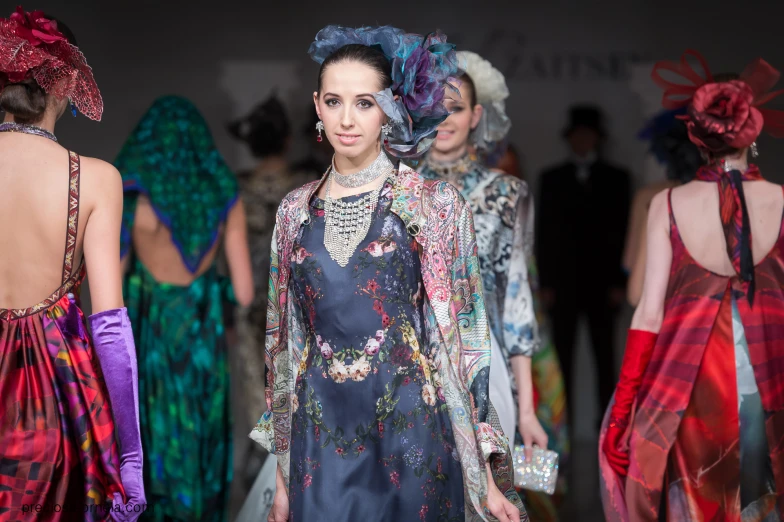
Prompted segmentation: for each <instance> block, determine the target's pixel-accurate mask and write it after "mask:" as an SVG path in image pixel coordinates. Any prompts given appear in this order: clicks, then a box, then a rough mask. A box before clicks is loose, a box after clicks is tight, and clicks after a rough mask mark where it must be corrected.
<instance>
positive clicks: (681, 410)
mask: <svg viewBox="0 0 784 522" xmlns="http://www.w3.org/2000/svg"><path fill="white" fill-rule="evenodd" d="M670 240H671V243H672V267H671V269H670V280H669V287H668V289H667V297H666V301H665V306H664V321H663V324H662V327H661V331H660V333H659V338H658V340H657V343H656V347H655V348H654V352H653V355H652V358H651V361H650V363H649V364H648V367H647V369H646V372H645V375H644V378H643V383H642V386H641V387H640V390H639V393H638V395H637V401H636V403H635V411H634V413H633V419H632V422H631V424H630V428H629V430H630V433H629V457H630V466H629V475H628V477H627V478H626V479H625V480H624V479H622V478H620V477H618V476H617V475H616V474H615V473H614V472H613V471H612V469H611V468H610V466H609V464H608V463H607V460H606V458H605V456H604V453H603V452H601V451H600V452H599V462H600V468H601V480H602V500H603V502H604V510H605V515H606V516H607V520H608V521H610V522H619V521H623V522H628V521H633V522H643V521H652V522H657V521H659V520H664V519H666V520H671V521H717V522H718V521H721V522H728V521H733V522H734V521H737V522H740V521H741V520H742V521H743V522H751V521H763V520H764V521H766V522H767V521H768V520H778V519H779V518H778V515H776V514H775V510H776V508H778V510H779V511H780V512H784V453H782V450H784V220H782V227H781V228H780V230H779V237H778V241H777V242H776V244H775V246H774V248H773V249H772V250H771V251H770V253H768V255H767V256H765V257H764V258H763V259H762V260H761V261H760V262H759V263H757V265H756V266H755V279H756V297H755V301H754V306H753V307H751V306H750V305H749V303H748V300H747V299H745V298H744V297H745V295H746V291H747V289H748V284H747V283H744V282H743V281H741V280H740V278H739V277H738V276H733V277H726V276H722V275H719V274H716V273H713V272H711V271H709V270H707V269H706V268H704V267H703V266H701V265H700V264H698V263H697V261H695V260H694V258H692V257H691V255H690V254H689V252H688V250H687V249H686V246H685V245H684V243H683V240H682V239H681V235H680V232H679V230H678V227H677V224H676V222H675V218H674V216H673V214H672V207H671V206H670ZM733 298H734V300H735V303H736V304H737V307H738V312H739V316H740V320H741V322H742V324H743V331H744V332H745V337H746V342H747V344H748V353H749V359H750V363H751V366H752V369H753V373H754V379H755V380H756V384H757V388H758V390H759V397H760V399H761V402H762V410H763V411H764V419H765V420H764V424H765V425H764V432H765V435H766V436H763V437H762V438H763V439H767V444H768V449H769V455H770V463H771V465H772V470H771V471H772V475H773V479H774V480H775V491H774V492H773V493H772V494H769V495H765V496H763V497H761V498H759V499H756V500H757V502H756V503H755V504H756V507H758V508H759V510H756V512H754V513H752V512H751V511H754V510H746V511H744V512H743V515H742V516H741V507H742V502H741V489H742V486H745V484H741V482H742V481H741V480H740V477H741V451H742V449H743V446H742V445H741V439H742V437H741V423H740V418H739V412H738V387H737V381H736V359H735V343H734V339H733V317H732V315H733V312H732V300H733ZM610 406H611V407H612V405H610ZM608 411H609V408H608ZM606 427H607V418H605V424H604V426H603V427H602V434H601V439H603V437H604V434H605V432H606V431H605V430H606ZM743 429H744V430H745V429H748V427H743ZM744 440H745V439H744ZM600 447H601V440H600ZM663 492H664V494H663ZM663 497H664V498H663ZM771 512H773V514H771ZM766 517H768V518H766ZM770 517H774V518H770Z"/></svg>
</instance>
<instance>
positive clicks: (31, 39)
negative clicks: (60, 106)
mask: <svg viewBox="0 0 784 522" xmlns="http://www.w3.org/2000/svg"><path fill="white" fill-rule="evenodd" d="M29 78H33V79H35V81H36V82H37V83H38V85H40V86H41V88H42V89H43V90H44V91H45V92H46V93H47V94H52V95H54V96H57V97H59V98H69V99H70V100H71V102H72V103H73V104H74V106H76V108H77V109H79V112H81V113H82V114H84V115H85V116H87V117H88V118H90V119H91V120H96V121H100V119H101V114H102V113H103V100H102V99H101V93H100V92H99V91H98V86H97V85H96V84H95V79H94V78H93V73H92V69H90V66H89V65H87V61H86V60H85V58H84V55H83V54H82V52H81V51H80V50H79V48H78V47H76V46H75V45H71V44H70V43H69V42H68V40H67V39H66V38H65V36H63V34H62V33H61V32H60V31H59V30H58V29H57V22H56V21H54V20H48V19H47V18H45V17H44V14H43V12H42V11H33V12H32V13H26V12H25V11H24V10H23V9H22V8H21V7H17V8H16V12H15V13H13V14H12V15H11V16H10V18H0V88H2V87H4V86H5V85H6V84H8V83H20V82H23V81H24V80H27V79H29Z"/></svg>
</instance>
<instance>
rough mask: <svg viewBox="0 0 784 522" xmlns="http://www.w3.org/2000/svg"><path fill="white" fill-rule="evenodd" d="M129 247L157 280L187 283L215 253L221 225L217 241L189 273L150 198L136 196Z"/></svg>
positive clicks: (209, 264) (210, 260) (220, 235)
mask: <svg viewBox="0 0 784 522" xmlns="http://www.w3.org/2000/svg"><path fill="white" fill-rule="evenodd" d="M132 234H133V249H134V252H135V254H136V256H137V257H138V258H139V261H141V262H142V264H143V265H144V266H145V268H147V270H148V271H149V272H150V274H152V276H153V277H154V278H155V279H156V280H157V281H159V282H161V283H169V284H174V285H179V286H188V285H190V284H191V283H192V282H193V281H195V280H196V279H197V278H198V277H199V276H200V275H202V274H203V273H204V272H206V271H207V270H208V269H209V268H210V266H211V265H212V263H213V261H215V257H216V256H217V254H218V248H219V245H220V243H221V240H222V236H223V227H221V230H220V231H219V232H218V234H219V235H218V240H217V241H216V242H215V245H214V246H213V247H212V248H211V249H210V250H209V252H207V254H206V255H205V256H204V259H203V260H202V262H201V264H200V265H199V268H198V270H196V273H191V272H190V270H188V268H187V267H186V266H185V263H183V261H182V256H181V255H180V252H179V250H177V247H176V246H175V245H174V243H173V242H172V235H171V231H170V230H169V229H168V228H167V227H166V226H165V225H164V224H163V223H162V222H161V221H160V220H159V219H158V216H157V215H156V214H155V211H154V210H153V208H152V205H150V200H149V199H147V198H146V197H145V196H141V195H140V196H139V200H138V202H137V203H136V216H135V218H134V223H133V231H132Z"/></svg>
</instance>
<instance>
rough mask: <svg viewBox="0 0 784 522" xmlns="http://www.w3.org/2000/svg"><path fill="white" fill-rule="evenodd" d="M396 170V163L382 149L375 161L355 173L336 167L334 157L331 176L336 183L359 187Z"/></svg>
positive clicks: (346, 186) (333, 158)
mask: <svg viewBox="0 0 784 522" xmlns="http://www.w3.org/2000/svg"><path fill="white" fill-rule="evenodd" d="M393 170H395V165H394V164H393V163H392V162H391V161H389V158H388V157H387V155H386V153H385V152H384V150H383V149H382V150H381V152H379V154H378V157H377V158H376V159H375V160H373V163H371V164H370V165H368V166H367V167H365V168H364V169H362V170H360V171H359V172H356V173H354V174H349V175H343V174H341V173H340V172H338V169H336V168H335V157H334V156H333V157H332V172H331V173H330V177H331V178H332V179H334V180H335V183H337V184H338V185H340V186H341V187H345V188H357V187H361V186H363V185H367V184H368V183H372V182H373V181H375V180H377V179H378V178H380V177H381V176H383V175H385V174H389V173H391V172H392V171H393Z"/></svg>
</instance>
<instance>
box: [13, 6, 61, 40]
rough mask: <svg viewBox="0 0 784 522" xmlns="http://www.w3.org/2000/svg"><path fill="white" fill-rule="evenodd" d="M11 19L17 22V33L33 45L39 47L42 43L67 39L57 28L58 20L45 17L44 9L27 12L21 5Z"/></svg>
mask: <svg viewBox="0 0 784 522" xmlns="http://www.w3.org/2000/svg"><path fill="white" fill-rule="evenodd" d="M11 20H12V21H14V22H16V23H17V26H16V35H17V36H18V37H19V38H24V39H25V40H27V41H28V42H30V44H31V45H33V46H35V47H38V46H39V45H41V44H52V43H55V42H59V41H66V38H65V36H63V34H62V33H61V32H60V31H58V30H57V22H55V21H54V20H49V19H47V18H44V13H43V11H33V12H32V13H25V12H24V9H22V7H21V6H19V7H17V8H16V12H15V13H13V14H12V15H11Z"/></svg>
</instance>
